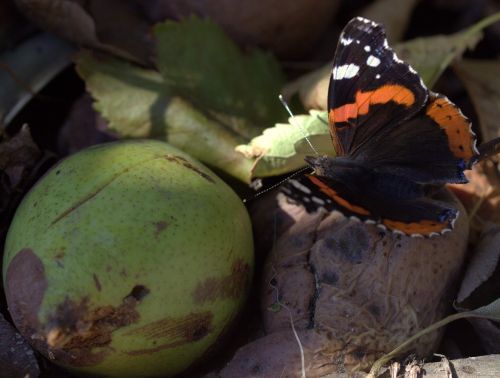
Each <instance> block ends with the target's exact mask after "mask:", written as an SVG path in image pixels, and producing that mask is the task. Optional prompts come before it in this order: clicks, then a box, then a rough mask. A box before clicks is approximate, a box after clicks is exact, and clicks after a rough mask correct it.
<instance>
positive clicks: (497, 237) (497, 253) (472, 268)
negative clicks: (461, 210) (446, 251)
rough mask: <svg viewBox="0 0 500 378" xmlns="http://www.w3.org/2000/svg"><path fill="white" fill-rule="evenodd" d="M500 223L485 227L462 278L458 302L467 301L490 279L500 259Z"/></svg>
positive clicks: (489, 224)
mask: <svg viewBox="0 0 500 378" xmlns="http://www.w3.org/2000/svg"><path fill="white" fill-rule="evenodd" d="M499 246H500V225H498V224H495V223H488V224H487V225H486V227H485V228H484V230H483V232H482V234H481V236H480V238H479V242H478V243H477V245H476V247H475V249H474V255H473V256H472V259H471V260H470V263H469V266H468V267H467V270H466V272H465V275H464V278H463V280H462V285H461V287H460V290H459V292H458V295H457V302H458V303H461V302H463V301H465V300H466V299H467V298H468V297H469V296H470V295H471V294H472V293H473V292H474V291H475V290H477V289H478V288H479V287H480V286H481V285H482V284H483V283H484V282H486V281H487V280H489V279H490V278H491V276H492V274H493V273H494V272H495V270H496V268H497V265H498V263H499V261H500V247H499Z"/></svg>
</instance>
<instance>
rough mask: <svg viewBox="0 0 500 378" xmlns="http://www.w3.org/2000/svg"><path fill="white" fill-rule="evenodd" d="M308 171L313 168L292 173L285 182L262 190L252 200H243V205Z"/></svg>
mask: <svg viewBox="0 0 500 378" xmlns="http://www.w3.org/2000/svg"><path fill="white" fill-rule="evenodd" d="M308 169H309V170H311V169H312V168H311V167H304V168H302V169H299V170H298V171H297V172H294V173H292V174H291V175H290V176H288V177H286V178H284V179H283V180H281V181H280V182H278V183H276V184H274V185H272V186H270V187H269V188H266V189H264V190H262V191H260V192H258V193H255V194H254V195H253V196H252V197H250V198H243V203H247V202H248V201H251V200H253V199H255V198H257V197H259V196H261V195H262V194H264V193H267V192H269V191H270V190H273V189H276V188H277V187H278V186H280V185H281V184H283V183H285V182H287V181H288V180H290V179H291V178H292V177H295V176H297V175H298V174H300V173H302V172H304V171H307V170H308Z"/></svg>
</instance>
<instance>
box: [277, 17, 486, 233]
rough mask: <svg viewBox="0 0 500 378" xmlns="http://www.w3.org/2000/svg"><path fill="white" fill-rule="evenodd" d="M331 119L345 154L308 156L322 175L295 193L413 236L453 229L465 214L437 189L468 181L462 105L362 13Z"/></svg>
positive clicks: (308, 203)
mask: <svg viewBox="0 0 500 378" xmlns="http://www.w3.org/2000/svg"><path fill="white" fill-rule="evenodd" d="M328 119H329V128H330V134H331V136H332V142H333V146H334V149H335V152H336V154H337V156H336V157H330V156H312V157H311V156H310V157H307V158H306V162H307V163H308V164H309V165H310V166H311V168H312V169H313V173H312V174H309V175H305V176H304V177H302V178H301V179H297V180H291V181H290V183H289V184H288V185H286V186H285V187H284V188H283V191H284V192H285V194H287V195H288V197H289V198H291V199H292V200H295V201H297V202H299V203H301V204H303V205H304V206H305V208H306V209H307V210H308V211H310V212H313V211H317V210H318V209H320V208H324V209H326V210H339V211H341V212H342V213H344V214H345V215H346V216H349V217H354V218H357V219H361V220H364V221H366V222H368V223H375V224H377V225H378V226H379V227H381V228H385V229H389V230H391V231H393V232H396V233H402V234H407V235H411V236H433V235H439V234H442V233H444V232H447V231H450V230H451V229H452V228H453V224H454V222H455V220H456V218H457V217H458V211H457V210H455V209H452V208H449V207H448V206H447V205H446V204H444V203H441V202H439V201H436V200H434V199H432V197H431V196H429V193H430V192H432V189H433V188H435V187H440V186H443V185H444V184H446V183H466V182H467V179H466V177H465V175H464V170H465V169H468V168H470V166H471V165H472V164H473V163H474V162H475V160H476V159H477V157H478V150H477V148H476V138H475V135H474V133H473V132H472V131H471V125H470V122H469V121H468V119H467V118H466V117H465V116H464V115H463V114H462V113H461V111H460V110H459V109H458V107H457V106H456V105H454V104H453V103H452V102H451V101H449V100H448V99H447V98H446V97H445V96H443V95H440V94H437V93H434V92H431V91H430V90H428V89H427V87H426V86H425V84H424V83H423V81H422V79H421V78H420V76H419V75H418V74H417V72H416V71H415V70H414V69H413V68H412V67H411V66H410V65H408V64H406V63H405V62H403V61H402V60H400V59H399V58H398V57H397V55H396V53H395V52H394V51H393V50H392V49H391V48H390V47H389V45H388V43H387V39H386V37H385V32H384V29H383V28H382V26H380V25H379V24H376V23H374V22H372V21H369V20H366V19H363V18H359V17H358V18H355V19H353V20H351V21H350V22H349V23H348V25H347V26H346V27H345V29H344V31H343V32H342V34H341V36H340V39H339V43H338V46H337V50H336V54H335V58H334V64H333V69H332V73H331V79H330V86H329V91H328Z"/></svg>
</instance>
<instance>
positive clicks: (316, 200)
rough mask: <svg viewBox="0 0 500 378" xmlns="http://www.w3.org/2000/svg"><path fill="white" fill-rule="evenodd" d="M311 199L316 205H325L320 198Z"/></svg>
mask: <svg viewBox="0 0 500 378" xmlns="http://www.w3.org/2000/svg"><path fill="white" fill-rule="evenodd" d="M311 199H312V201H313V202H315V203H317V204H318V205H324V204H325V201H323V200H322V199H321V198H318V197H314V196H312V197H311Z"/></svg>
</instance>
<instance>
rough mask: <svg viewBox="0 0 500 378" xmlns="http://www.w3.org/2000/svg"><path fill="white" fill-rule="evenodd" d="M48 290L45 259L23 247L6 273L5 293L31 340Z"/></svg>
mask: <svg viewBox="0 0 500 378" xmlns="http://www.w3.org/2000/svg"><path fill="white" fill-rule="evenodd" d="M45 290H47V279H46V278H45V268H44V266H43V263H42V260H40V258H39V257H38V256H37V255H35V253H34V252H33V251H32V250H31V249H29V248H24V249H22V250H20V251H19V252H18V253H17V254H16V255H15V256H14V258H13V259H12V260H11V261H10V263H9V266H8V267H7V274H6V277H5V295H6V297H7V304H8V306H9V312H10V314H11V316H12V319H13V321H14V323H15V325H16V327H17V329H18V330H19V331H20V332H21V333H22V334H23V336H24V337H26V338H27V339H28V340H29V339H31V337H32V336H33V335H34V334H35V333H36V332H37V329H38V327H39V321H38V311H39V309H40V306H41V304H42V301H43V296H44V294H45Z"/></svg>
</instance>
